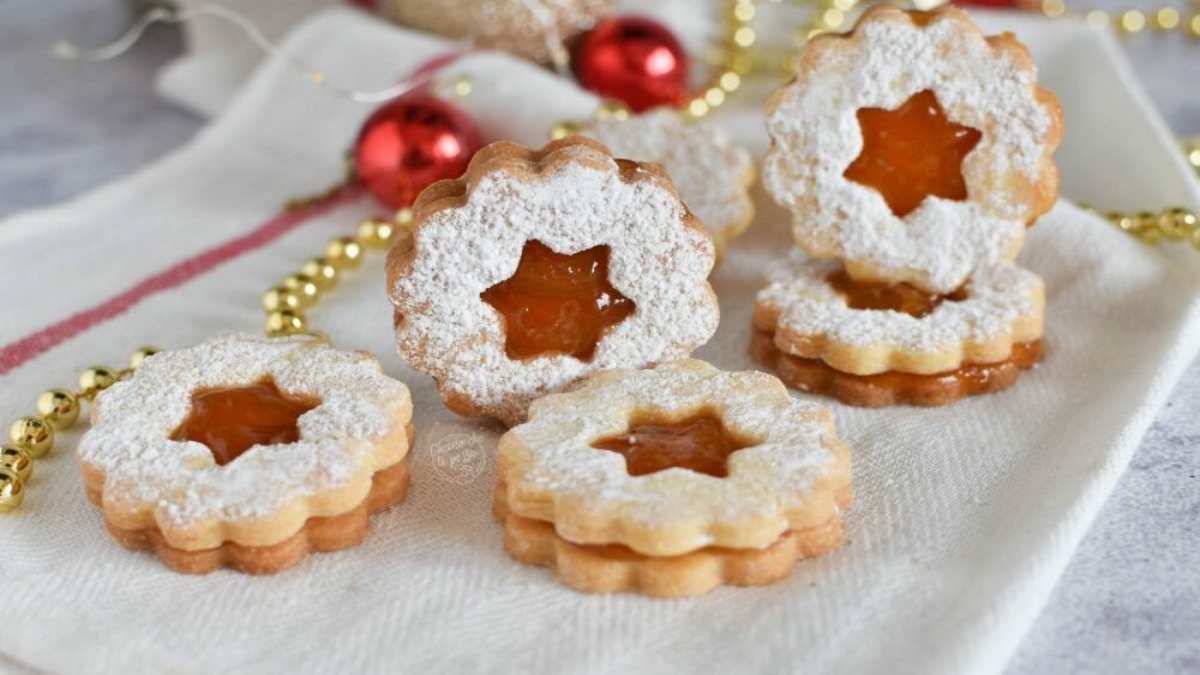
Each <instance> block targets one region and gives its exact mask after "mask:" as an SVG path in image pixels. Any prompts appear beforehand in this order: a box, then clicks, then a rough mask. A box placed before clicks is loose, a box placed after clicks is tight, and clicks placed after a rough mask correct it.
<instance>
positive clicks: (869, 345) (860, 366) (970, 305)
mask: <svg viewBox="0 0 1200 675" xmlns="http://www.w3.org/2000/svg"><path fill="white" fill-rule="evenodd" d="M839 269H841V268H840V267H839V263H837V262H836V261H827V260H813V259H811V258H806V257H805V256H804V255H803V254H802V253H800V252H798V251H793V252H792V254H791V255H790V256H789V257H788V258H786V259H784V260H780V261H777V262H775V263H774V264H773V265H772V266H771V267H770V269H769V271H768V273H767V285H766V286H765V287H764V288H763V289H762V290H760V291H759V292H758V294H757V295H756V296H755V300H754V314H753V323H754V327H755V328H756V329H758V330H760V331H765V332H768V333H772V334H774V342H775V346H776V347H777V348H778V349H779V351H781V352H783V353H784V354H789V355H792V356H797V357H800V358H806V359H820V360H822V361H824V362H825V363H827V364H829V366H831V367H832V368H834V369H835V370H839V371H841V372H843V373H849V374H851V375H875V374H879V373H885V372H888V371H896V372H901V373H913V374H917V375H933V374H938V373H945V372H948V371H952V370H955V369H957V368H960V367H962V366H963V365H964V364H987V363H996V362H999V361H1003V360H1005V359H1007V358H1009V356H1011V354H1012V350H1013V344H1014V343H1021V342H1034V341H1036V340H1040V339H1041V338H1042V336H1043V334H1044V329H1045V306H1046V299H1045V287H1044V285H1043V283H1042V280H1041V278H1040V277H1038V276H1037V275H1036V274H1034V273H1033V272H1030V271H1028V270H1026V269H1023V268H1021V267H1018V266H1016V265H1012V264H1007V263H1006V264H1001V265H997V266H995V267H989V268H985V269H981V270H979V271H978V272H977V273H976V274H975V276H974V277H972V278H971V279H970V280H969V281H968V282H967V284H966V285H965V286H964V287H963V291H964V292H965V293H966V298H965V299H963V300H960V301H954V300H948V299H947V300H943V301H942V302H941V304H939V305H938V306H937V307H936V308H935V309H934V310H933V311H932V312H930V313H929V314H927V315H925V316H923V317H921V318H916V317H913V316H909V315H908V314H904V313H902V312H895V311H891V310H873V309H853V308H851V307H849V306H848V305H847V303H846V299H845V298H844V297H843V296H842V295H840V294H839V293H838V292H837V291H836V290H834V288H833V287H832V286H831V285H830V283H829V282H828V281H827V278H828V277H829V275H830V274H832V273H834V272H836V271H837V270H839Z"/></svg>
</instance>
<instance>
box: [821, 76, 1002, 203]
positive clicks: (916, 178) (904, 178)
mask: <svg viewBox="0 0 1200 675" xmlns="http://www.w3.org/2000/svg"><path fill="white" fill-rule="evenodd" d="M858 124H859V127H860V128H861V129H862V136H863V149H862V152H861V153H859V155H858V157H857V158H855V160H854V161H853V162H852V163H851V164H850V166H849V168H847V169H846V172H845V173H844V174H842V175H844V176H845V177H846V178H849V179H850V180H852V181H854V182H856V183H860V184H862V185H865V186H867V187H871V188H874V189H875V190H877V191H878V192H879V194H881V195H882V196H883V199H884V201H886V202H887V204H888V206H889V207H890V208H891V209H892V213H894V214H896V215H897V216H899V217H901V218H903V217H904V216H906V215H908V214H909V213H911V212H912V211H914V210H915V209H916V208H917V207H918V206H920V205H921V202H922V201H924V200H925V197H927V196H929V195H933V196H936V197H941V198H943V199H953V200H963V199H966V198H967V186H966V183H965V181H964V180H963V175H962V162H963V158H964V157H966V156H967V153H969V152H971V149H972V148H974V147H975V144H976V143H978V142H979V139H980V138H981V137H982V134H981V133H980V132H979V130H977V129H972V128H971V127H968V126H963V125H961V124H955V123H953V122H951V121H950V120H948V119H946V113H945V112H944V111H943V110H942V106H941V104H939V103H938V100H937V97H936V96H935V95H934V93H933V92H932V91H931V90H928V89H926V90H924V91H921V92H918V93H916V94H914V95H913V96H912V97H911V98H909V99H908V100H907V101H905V102H904V104H903V105H901V106H900V107H899V108H896V109H895V110H884V109H883V108H862V109H861V110H859V111H858Z"/></svg>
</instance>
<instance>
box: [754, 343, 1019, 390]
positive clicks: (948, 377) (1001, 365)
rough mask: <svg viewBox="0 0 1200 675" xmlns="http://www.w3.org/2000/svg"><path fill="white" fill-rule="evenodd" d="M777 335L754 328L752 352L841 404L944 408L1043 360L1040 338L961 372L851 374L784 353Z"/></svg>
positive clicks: (1001, 385)
mask: <svg viewBox="0 0 1200 675" xmlns="http://www.w3.org/2000/svg"><path fill="white" fill-rule="evenodd" d="M774 337H775V336H774V334H773V333H770V332H767V331H763V330H757V329H755V330H754V331H753V334H752V335H751V337H750V354H751V356H753V357H754V358H755V360H757V361H758V362H759V363H761V364H763V365H764V366H767V367H768V368H771V369H772V370H774V371H775V372H776V374H777V375H778V376H779V379H781V380H783V381H784V382H785V383H787V385H788V386H790V387H794V388H796V389H799V390H800V391H805V392H808V393H810V394H817V395H820V396H830V397H832V398H836V399H837V400H839V401H841V402H842V403H846V404H849V405H854V406H860V407H864V408H882V407H886V406H890V405H915V406H926V407H933V406H943V405H949V404H951V403H955V402H957V401H960V400H962V399H963V398H965V397H967V396H977V395H979V394H990V393H992V392H996V391H1000V390H1001V389H1005V388H1007V387H1010V386H1012V384H1013V383H1014V382H1016V381H1017V378H1019V377H1020V376H1021V371H1023V370H1028V369H1030V368H1032V367H1033V366H1035V365H1036V364H1037V362H1038V361H1040V360H1041V359H1042V341H1041V340H1035V341H1033V342H1018V343H1015V344H1014V345H1013V352H1012V356H1010V357H1009V358H1008V359H1007V360H1005V361H1000V362H997V363H980V364H967V365H964V366H963V367H961V368H959V369H958V370H955V371H951V372H948V373H937V374H933V375H916V374H912V373H899V372H887V373H879V374H878V375H852V374H850V373H844V372H842V371H840V370H837V369H835V368H833V367H832V366H830V365H828V364H826V363H825V362H824V361H822V360H820V359H809V358H803V357H799V356H793V355H791V354H785V353H784V352H782V351H780V350H779V348H778V347H776V346H775V339H774Z"/></svg>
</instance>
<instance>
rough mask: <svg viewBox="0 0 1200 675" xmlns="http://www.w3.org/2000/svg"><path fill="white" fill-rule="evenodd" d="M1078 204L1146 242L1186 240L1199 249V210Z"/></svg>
mask: <svg viewBox="0 0 1200 675" xmlns="http://www.w3.org/2000/svg"><path fill="white" fill-rule="evenodd" d="M1080 207H1081V208H1083V209H1085V210H1087V211H1091V212H1092V213H1095V214H1097V215H1100V216H1103V217H1104V219H1105V220H1107V221H1108V222H1110V223H1112V224H1113V225H1115V226H1117V227H1118V228H1120V229H1121V230H1122V231H1124V232H1128V233H1129V234H1132V235H1133V236H1135V237H1137V238H1138V239H1141V240H1142V241H1144V242H1146V243H1148V244H1156V243H1158V242H1160V241H1171V242H1181V243H1182V242H1189V243H1191V245H1192V246H1194V247H1196V249H1197V250H1200V214H1198V213H1197V212H1195V211H1191V210H1188V209H1185V208H1183V207H1175V208H1170V209H1166V210H1164V211H1136V212H1126V211H1099V210H1097V209H1094V208H1092V207H1090V206H1088V205H1086V204H1080Z"/></svg>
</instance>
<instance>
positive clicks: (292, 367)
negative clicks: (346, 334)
mask: <svg viewBox="0 0 1200 675" xmlns="http://www.w3.org/2000/svg"><path fill="white" fill-rule="evenodd" d="M265 377H270V378H272V379H273V380H274V382H275V383H276V386H278V387H279V389H280V391H282V392H284V393H285V394H292V395H295V396H303V397H305V398H317V399H320V401H321V403H320V404H319V405H317V406H316V407H315V408H313V409H312V410H310V411H308V412H307V413H305V414H304V415H302V416H301V417H300V418H299V420H298V421H297V424H298V426H299V429H300V440H299V441H296V442H294V443H281V444H275V445H267V446H254V447H252V448H250V449H249V450H247V451H246V452H245V453H243V454H242V455H241V456H239V457H238V458H237V459H236V460H234V461H232V462H230V463H228V464H226V465H224V466H220V465H217V464H216V462H215V460H214V459H213V456H212V453H211V452H210V451H209V449H208V448H207V447H205V446H204V445H203V444H200V443H197V442H194V441H173V440H170V435H171V434H172V432H173V431H174V429H175V428H177V427H178V426H179V424H180V423H181V422H182V421H183V419H184V418H185V417H186V416H187V415H188V413H189V411H190V410H191V394H192V392H193V391H195V390H197V389H204V388H211V387H221V386H237V385H242V384H250V383H254V382H258V381H261V380H263V379H264V378H265ZM91 414H92V427H91V429H89V430H88V431H87V432H86V433H85V434H84V436H83V438H82V439H81V440H80V443H79V449H78V455H79V459H80V469H81V472H82V475H83V479H84V486H85V491H86V492H87V494H88V497H89V499H91V500H92V501H93V502H94V503H96V504H97V505H98V506H99V507H100V509H101V511H102V513H103V516H104V521H105V524H106V526H107V527H108V528H109V529H110V531H112V532H113V533H114V535H117V534H129V533H141V534H138V535H132V534H129V536H128V537H127V538H126V539H127V541H128V542H132V543H137V541H138V539H139V538H140V539H142V540H147V541H151V542H152V543H155V542H161V545H162V546H165V547H169V548H170V549H175V550H178V551H182V552H211V551H213V550H214V549H218V548H220V547H222V546H223V545H225V544H232V545H236V546H239V547H249V548H261V547H273V546H276V545H279V544H281V543H283V542H286V541H287V540H289V539H292V538H293V537H295V536H296V535H297V533H299V532H301V531H302V530H303V528H305V526H306V524H308V523H309V522H310V521H311V519H314V518H331V517H338V516H342V515H344V514H348V513H350V512H352V511H354V510H356V509H359V508H361V507H362V506H363V505H364V504H365V503H367V501H368V499H369V495H370V494H371V490H372V485H373V484H374V479H375V477H376V476H377V475H378V474H380V473H381V472H384V471H389V470H393V469H394V470H395V471H397V472H403V469H399V468H396V467H397V466H398V465H400V464H401V462H403V460H404V459H405V457H406V455H407V454H408V450H409V447H410V445H411V442H410V441H411V439H410V434H411V420H412V401H411V398H410V395H409V392H408V388H407V387H406V386H404V384H402V383H400V382H397V381H396V380H393V379H391V378H389V377H387V376H386V375H384V374H383V373H382V371H381V369H380V367H379V363H378V362H377V361H376V360H375V359H374V358H372V357H371V356H369V355H367V354H365V353H361V352H346V351H340V350H337V349H334V348H332V347H330V346H329V345H328V344H326V343H325V342H324V341H322V340H319V339H316V338H312V337H309V336H292V337H285V338H263V337H254V336H248V335H236V334H235V335H227V336H221V337H218V338H215V339H212V340H209V341H207V342H204V343H201V344H199V345H196V346H194V347H189V348H185V349H178V350H172V351H165V352H160V353H158V354H156V355H154V356H153V357H151V358H149V359H147V360H146V361H145V362H144V363H143V364H142V365H141V366H140V367H139V368H138V369H137V370H136V371H134V374H133V375H132V376H131V377H130V378H128V379H126V380H124V381H122V382H118V383H117V384H115V385H113V386H112V387H110V388H109V389H107V390H105V391H104V392H103V393H102V394H100V395H99V396H97V398H96V401H95V403H94V404H93V406H92V413H91ZM404 473H406V472H404ZM386 476H387V474H384V477H386ZM389 484H392V485H393V486H394V484H395V481H390V482H389ZM389 495H390V496H397V498H400V497H402V496H403V491H402V490H400V491H399V494H398V495H397V493H396V491H395V490H393V491H392V492H390V493H389ZM351 520H353V518H348V519H346V522H349V521H351ZM330 531H332V530H330ZM152 533H153V534H152ZM163 559H164V562H168V564H169V561H168V559H167V557H164V558H163ZM230 562H234V563H235V564H236V563H237V561H236V560H233V559H232V558H231V559H230ZM242 562H243V566H244V567H247V568H251V567H256V566H255V565H254V563H252V562H250V561H249V560H248V559H246V560H244V561H242ZM289 562H290V560H289ZM181 564H182V563H181ZM270 565H271V563H270V562H263V563H262V565H260V566H258V567H257V568H256V571H260V572H264V571H270V570H269V567H270Z"/></svg>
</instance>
